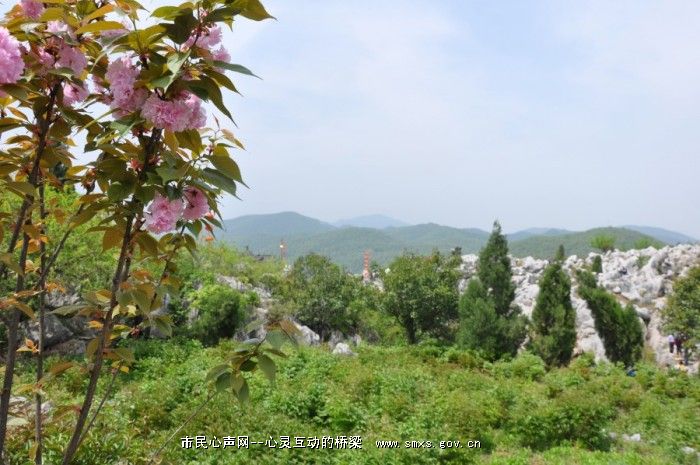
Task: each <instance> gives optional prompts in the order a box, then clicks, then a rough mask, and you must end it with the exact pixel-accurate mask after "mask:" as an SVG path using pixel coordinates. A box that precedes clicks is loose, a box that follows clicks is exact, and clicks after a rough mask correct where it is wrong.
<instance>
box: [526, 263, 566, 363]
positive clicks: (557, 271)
mask: <svg viewBox="0 0 700 465" xmlns="http://www.w3.org/2000/svg"><path fill="white" fill-rule="evenodd" d="M530 341H531V342H530V344H531V348H532V350H533V352H535V353H536V354H537V355H539V356H540V357H541V358H542V360H544V361H545V363H547V365H548V366H557V365H566V364H568V363H569V361H570V360H571V355H572V353H573V350H574V345H575V344H576V312H575V311H574V308H573V306H572V305H571V280H570V279H569V277H568V276H567V274H566V273H565V272H564V270H563V269H562V265H561V262H560V261H555V262H553V263H551V264H550V265H549V266H548V267H547V268H546V269H545V270H544V273H543V274H542V278H541V279H540V293H539V294H538V295H537V301H536V303H535V308H534V310H533V311H532V326H531V333H530Z"/></svg>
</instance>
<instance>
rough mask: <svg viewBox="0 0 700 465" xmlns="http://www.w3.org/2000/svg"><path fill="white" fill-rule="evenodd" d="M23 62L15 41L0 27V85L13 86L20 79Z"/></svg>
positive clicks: (8, 32) (17, 43)
mask: <svg viewBox="0 0 700 465" xmlns="http://www.w3.org/2000/svg"><path fill="white" fill-rule="evenodd" d="M23 71H24V60H22V54H21V52H20V46H19V42H18V41H17V39H15V38H14V37H12V35H11V34H10V31H8V30H7V29H5V28H4V27H0V84H13V83H15V82H17V81H18V80H19V78H20V77H22V72H23Z"/></svg>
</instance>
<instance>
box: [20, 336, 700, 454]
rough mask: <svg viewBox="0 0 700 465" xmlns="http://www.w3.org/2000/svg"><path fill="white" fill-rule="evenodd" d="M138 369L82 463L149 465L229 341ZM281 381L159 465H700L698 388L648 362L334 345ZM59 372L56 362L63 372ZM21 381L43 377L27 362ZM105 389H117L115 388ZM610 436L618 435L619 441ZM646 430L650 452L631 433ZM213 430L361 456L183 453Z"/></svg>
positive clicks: (299, 361) (144, 345) (292, 366)
mask: <svg viewBox="0 0 700 465" xmlns="http://www.w3.org/2000/svg"><path fill="white" fill-rule="evenodd" d="M133 346H134V349H135V354H136V359H137V363H136V365H135V366H134V367H133V369H132V370H131V371H130V373H129V374H127V375H121V376H119V377H118V378H117V381H116V387H115V389H114V394H113V396H112V398H111V399H110V400H109V401H108V402H107V404H106V405H105V407H104V412H103V414H102V415H101V416H100V417H99V418H98V420H97V422H98V426H99V429H96V430H93V431H95V432H94V433H92V434H90V435H89V436H88V437H87V438H86V439H85V443H84V448H83V449H81V451H80V454H79V456H78V458H77V460H76V462H75V463H76V464H77V465H95V464H100V465H117V464H124V463H131V464H139V465H144V464H146V463H148V460H149V458H150V456H151V454H152V453H153V452H154V451H155V450H156V449H157V448H158V447H159V446H160V445H161V444H162V443H163V442H164V441H166V439H167V437H168V436H169V434H170V433H171V432H172V431H174V430H175V428H177V427H178V426H179V425H181V424H182V423H183V422H184V421H185V420H186V419H187V417H189V416H190V414H191V413H192V412H193V411H194V410H195V409H196V408H197V407H198V405H200V404H201V403H202V402H204V401H205V400H206V397H207V388H206V382H205V376H206V373H207V370H208V368H209V367H210V366H211V364H212V363H216V360H217V359H220V358H221V357H223V356H224V354H225V353H227V352H229V351H230V350H231V343H228V342H227V343H222V345H221V346H219V347H213V348H209V349H203V348H202V347H201V345H199V344H198V343H196V342H192V341H187V340H173V341H136V342H133ZM288 351H289V352H290V356H289V358H288V359H286V360H282V361H281V362H280V366H279V370H278V376H277V382H276V384H275V385H274V386H272V385H270V384H269V383H268V382H267V380H266V379H265V378H264V377H263V376H262V374H259V373H255V374H252V375H247V377H248V379H249V384H250V386H251V402H250V404H249V405H240V404H239V403H238V402H237V401H236V400H235V399H233V398H231V396H230V395H229V394H219V395H217V396H216V397H214V398H213V399H211V400H210V401H207V402H204V403H203V409H202V411H201V412H200V413H199V415H197V416H196V417H195V418H194V419H193V420H192V421H191V422H190V423H189V424H187V425H186V426H185V427H184V428H183V429H182V430H181V431H180V432H179V433H178V434H176V435H175V437H174V438H173V439H171V440H170V441H168V442H167V447H166V448H165V454H164V457H163V461H162V462H161V463H177V464H180V465H195V464H197V465H215V464H216V465H227V464H233V463H236V464H255V465H259V464H262V465H266V464H289V463H296V464H357V465H360V464H377V465H379V464H426V465H427V464H448V463H456V464H463V463H476V464H484V465H486V464H490V465H521V464H522V465H525V464H544V463H554V464H568V463H581V464H584V463H585V464H590V465H603V464H606V465H608V464H609V465H613V464H620V463H624V464H639V465H642V464H644V465H667V464H670V463H674V464H694V463H696V462H695V458H694V457H693V456H691V455H687V454H684V453H683V452H682V448H683V447H686V446H689V447H694V448H695V449H696V450H700V416H698V415H697V412H698V410H699V409H700V380H698V378H697V377H695V378H689V377H687V376H685V375H682V374H678V373H664V372H661V371H658V370H657V369H656V368H654V367H652V366H650V365H646V364H641V365H639V366H638V369H637V375H636V377H629V376H627V375H626V374H625V372H624V370H623V369H621V368H620V367H616V366H614V365H610V364H601V365H594V364H593V363H592V361H591V360H590V359H589V358H587V357H582V358H579V359H576V360H574V361H573V363H572V364H571V366H569V367H568V368H558V369H553V370H550V371H547V370H546V369H545V366H544V362H543V361H542V360H541V359H539V358H538V357H536V356H534V355H529V354H523V355H521V356H519V357H518V358H516V359H514V360H513V361H510V362H496V363H488V362H484V361H483V360H482V359H480V358H478V357H476V356H475V355H473V354H472V353H470V352H465V351H460V350H455V349H450V348H445V347H438V346H432V345H422V346H414V347H393V348H379V347H370V346H367V347H361V348H360V349H359V355H358V356H357V357H352V358H346V357H337V356H333V355H331V354H330V353H328V352H327V350H324V349H311V348H299V349H296V350H292V349H288ZM55 363H58V361H57V360H56V359H51V360H50V361H49V363H48V365H49V366H53V365H54V364H55ZM20 372H21V373H24V374H23V375H22V376H21V382H22V383H26V382H30V381H31V375H30V373H31V366H29V365H23V367H22V369H21V370H20ZM104 381H105V383H104V384H103V385H102V386H101V388H100V392H102V391H103V390H104V389H105V388H106V384H107V381H108V380H104ZM84 383H85V380H84V378H83V377H82V375H81V374H80V373H79V372H78V371H77V370H75V369H71V370H69V371H67V372H66V373H64V374H63V376H62V377H61V378H59V379H57V380H55V381H54V382H51V383H49V384H48V385H47V386H46V388H45V389H46V391H47V394H48V396H49V398H51V399H52V402H54V405H56V408H58V409H60V408H61V407H60V406H63V405H70V404H72V403H74V402H76V400H77V399H79V396H80V394H81V393H82V390H83V387H84ZM70 417H71V415H70V413H67V414H66V415H64V416H63V417H61V418H60V419H59V420H56V421H53V422H51V423H50V424H49V425H48V428H49V430H48V435H47V437H48V438H49V440H48V441H47V444H46V447H47V450H46V452H45V454H46V462H47V463H55V461H56V460H57V457H58V453H59V450H58V449H59V447H60V443H61V441H60V438H61V435H63V434H65V431H66V428H67V427H68V426H69V425H70V423H71V418H70ZM30 428H31V427H30V426H27V427H21V428H18V429H14V430H13V432H12V435H11V443H10V450H12V451H13V459H14V462H13V463H17V464H21V463H25V461H26V457H27V454H28V450H29V448H30V447H31V444H30V443H29V442H27V441H26V438H27V437H28V436H30V435H31V431H30ZM610 433H616V437H617V439H615V440H613V439H611V437H610ZM635 433H639V434H640V435H641V438H642V441H641V442H639V443H635V442H628V441H624V440H623V439H621V438H622V435H623V434H628V435H631V434H635ZM188 435H189V436H191V437H194V436H195V435H207V436H208V437H209V438H211V437H213V436H215V435H216V436H217V437H218V438H219V439H221V438H223V436H227V435H228V436H244V435H245V436H249V437H250V440H251V441H265V440H267V439H268V438H269V437H270V436H272V437H273V438H275V439H277V440H279V436H291V437H292V438H293V437H294V436H304V437H312V436H317V437H319V438H320V437H321V436H333V437H335V436H340V435H359V436H361V437H362V450H361V451H358V450H320V449H317V450H310V449H292V450H279V449H270V448H268V447H266V446H264V445H262V444H261V445H251V446H250V449H240V450H238V449H235V448H234V449H225V450H224V449H209V450H201V449H200V450H194V449H192V450H184V449H182V448H181V446H180V445H181V441H180V438H181V437H184V436H188ZM378 440H386V441H394V440H395V441H401V442H402V443H403V442H405V441H411V440H417V441H423V440H430V441H432V442H433V445H434V446H433V448H431V449H407V448H405V447H402V448H400V449H395V450H381V449H377V447H376V446H375V441H378ZM447 440H453V441H454V440H459V441H460V442H461V443H462V444H463V445H464V444H465V443H466V441H467V440H478V441H480V443H481V448H480V449H473V450H470V449H468V448H466V447H464V446H463V447H461V448H458V449H440V447H439V441H447Z"/></svg>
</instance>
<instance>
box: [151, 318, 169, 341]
mask: <svg viewBox="0 0 700 465" xmlns="http://www.w3.org/2000/svg"><path fill="white" fill-rule="evenodd" d="M153 323H155V326H156V328H157V329H158V331H160V332H161V333H163V334H165V335H166V336H168V337H171V336H172V335H173V325H172V320H171V319H170V316H169V315H158V316H156V317H155V318H154V319H153Z"/></svg>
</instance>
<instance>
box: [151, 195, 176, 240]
mask: <svg viewBox="0 0 700 465" xmlns="http://www.w3.org/2000/svg"><path fill="white" fill-rule="evenodd" d="M182 209H183V202H182V199H176V200H172V201H171V200H168V198H167V197H163V196H162V195H160V194H156V196H155V198H154V199H153V202H151V205H149V207H148V211H147V212H146V214H145V220H146V221H145V223H144V224H145V226H146V229H148V230H149V231H151V232H153V233H156V234H163V233H166V232H168V231H172V230H173V229H175V226H176V225H177V220H178V219H180V216H181V215H182Z"/></svg>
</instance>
